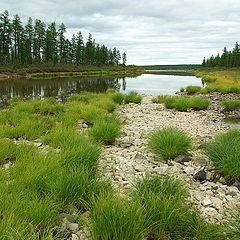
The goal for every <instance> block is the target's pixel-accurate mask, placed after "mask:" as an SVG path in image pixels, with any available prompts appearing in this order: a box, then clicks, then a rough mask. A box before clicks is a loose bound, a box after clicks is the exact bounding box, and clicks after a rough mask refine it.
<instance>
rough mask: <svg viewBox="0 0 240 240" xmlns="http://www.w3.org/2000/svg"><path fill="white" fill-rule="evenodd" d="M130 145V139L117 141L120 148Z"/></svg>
mask: <svg viewBox="0 0 240 240" xmlns="http://www.w3.org/2000/svg"><path fill="white" fill-rule="evenodd" d="M132 145H133V144H132V143H131V142H130V141H126V142H121V143H119V147H121V148H128V147H131V146H132Z"/></svg>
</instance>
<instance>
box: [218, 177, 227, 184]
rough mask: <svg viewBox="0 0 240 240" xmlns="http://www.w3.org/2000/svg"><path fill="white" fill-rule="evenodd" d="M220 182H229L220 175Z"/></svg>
mask: <svg viewBox="0 0 240 240" xmlns="http://www.w3.org/2000/svg"><path fill="white" fill-rule="evenodd" d="M219 182H220V183H222V184H224V185H225V184H227V182H226V180H225V178H223V177H220V179H219Z"/></svg>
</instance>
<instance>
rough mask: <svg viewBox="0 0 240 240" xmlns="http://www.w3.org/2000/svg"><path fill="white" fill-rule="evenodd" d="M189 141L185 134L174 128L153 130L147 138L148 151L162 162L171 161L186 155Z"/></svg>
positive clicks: (189, 144)
mask: <svg viewBox="0 0 240 240" xmlns="http://www.w3.org/2000/svg"><path fill="white" fill-rule="evenodd" d="M190 146H191V139H190V137H188V136H187V134H186V133H185V132H183V131H182V130H180V129H178V128H175V127H165V128H163V129H156V130H154V131H153V132H152V133H151V135H150V138H149V147H150V149H151V150H152V151H153V152H154V153H155V154H156V155H157V156H158V157H159V159H162V160H168V159H173V158H175V157H177V156H178V155H182V154H187V153H188V150H189V149H190Z"/></svg>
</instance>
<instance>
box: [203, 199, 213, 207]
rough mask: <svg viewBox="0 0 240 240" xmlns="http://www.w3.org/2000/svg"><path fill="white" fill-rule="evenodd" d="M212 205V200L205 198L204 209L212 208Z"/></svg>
mask: <svg viewBox="0 0 240 240" xmlns="http://www.w3.org/2000/svg"><path fill="white" fill-rule="evenodd" d="M211 204H212V201H211V200H210V198H205V199H204V200H203V202H202V205H203V206H204V207H207V206H210V205H211Z"/></svg>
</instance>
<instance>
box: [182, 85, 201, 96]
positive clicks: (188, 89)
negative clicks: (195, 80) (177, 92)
mask: <svg viewBox="0 0 240 240" xmlns="http://www.w3.org/2000/svg"><path fill="white" fill-rule="evenodd" d="M200 91H201V87H200V86H187V87H186V92H187V93H188V94H194V93H197V92H200Z"/></svg>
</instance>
